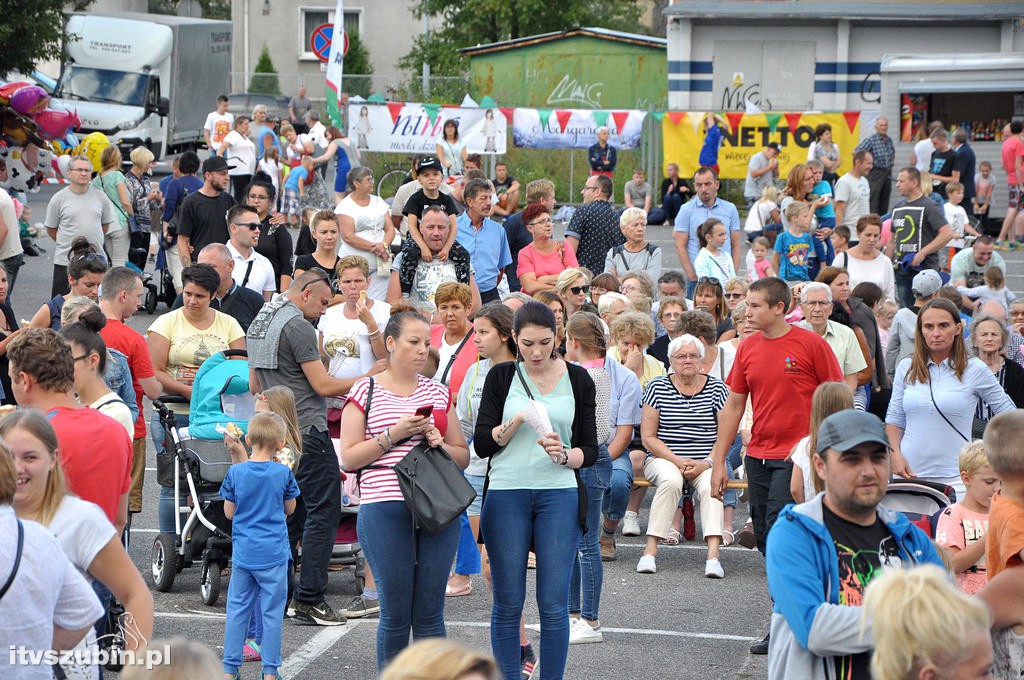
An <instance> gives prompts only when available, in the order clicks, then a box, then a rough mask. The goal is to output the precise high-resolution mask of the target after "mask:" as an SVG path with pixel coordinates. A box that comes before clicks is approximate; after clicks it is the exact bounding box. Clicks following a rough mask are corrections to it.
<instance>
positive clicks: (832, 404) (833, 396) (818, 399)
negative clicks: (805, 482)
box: [804, 382, 853, 500]
mask: <svg viewBox="0 0 1024 680" xmlns="http://www.w3.org/2000/svg"><path fill="white" fill-rule="evenodd" d="M851 408H853V392H851V391H850V388H849V386H848V385H847V384H846V383H845V382H825V383H821V384H820V385H818V387H817V388H815V390H814V395H813V396H812V397H811V432H810V435H809V436H808V440H807V452H808V454H810V456H811V457H812V458H813V457H814V454H815V453H817V451H818V430H819V429H820V428H821V423H822V421H824V420H825V418H828V417H829V416H830V415H832V414H833V413H839V412H840V411H845V410H847V409H851ZM811 482H812V483H813V485H814V492H815V493H820V492H821V490H822V489H824V488H825V484H824V482H823V481H822V479H821V477H819V476H818V471H817V470H816V469H815V468H814V465H811ZM804 500H809V499H807V498H805V499H804Z"/></svg>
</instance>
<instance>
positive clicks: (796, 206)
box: [785, 201, 811, 220]
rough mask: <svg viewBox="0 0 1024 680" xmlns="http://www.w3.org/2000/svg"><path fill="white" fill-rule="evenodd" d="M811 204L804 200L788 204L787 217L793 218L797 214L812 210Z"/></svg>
mask: <svg viewBox="0 0 1024 680" xmlns="http://www.w3.org/2000/svg"><path fill="white" fill-rule="evenodd" d="M810 208H811V206H809V205H807V204H806V203H804V202H803V201H793V202H792V203H790V204H789V205H787V206H786V210H785V213H786V219H788V220H791V219H793V218H794V217H796V216H797V215H803V214H804V213H805V212H807V211H808V210H810Z"/></svg>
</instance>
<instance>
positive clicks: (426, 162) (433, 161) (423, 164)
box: [416, 156, 444, 172]
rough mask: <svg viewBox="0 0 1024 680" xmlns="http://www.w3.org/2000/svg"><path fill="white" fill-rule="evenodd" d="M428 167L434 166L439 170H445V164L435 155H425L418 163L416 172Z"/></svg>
mask: <svg viewBox="0 0 1024 680" xmlns="http://www.w3.org/2000/svg"><path fill="white" fill-rule="evenodd" d="M427 168H434V169H435V170H437V171H438V172H444V166H443V165H441V161H439V160H437V157H435V156H425V157H423V158H421V159H420V162H419V163H417V164H416V172H423V171H424V170H426V169H427Z"/></svg>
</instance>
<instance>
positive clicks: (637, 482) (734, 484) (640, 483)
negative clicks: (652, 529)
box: [633, 477, 747, 489]
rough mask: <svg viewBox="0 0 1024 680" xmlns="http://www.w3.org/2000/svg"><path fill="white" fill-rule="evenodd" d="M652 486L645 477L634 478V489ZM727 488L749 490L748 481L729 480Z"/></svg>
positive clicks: (726, 484)
mask: <svg viewBox="0 0 1024 680" xmlns="http://www.w3.org/2000/svg"><path fill="white" fill-rule="evenodd" d="M651 486H654V485H653V484H651V483H650V482H649V481H647V479H646V478H645V477H634V478H633V488H634V489H638V488H641V487H651ZM725 488H726V489H746V488H747V480H746V479H730V480H728V481H727V482H726V483H725Z"/></svg>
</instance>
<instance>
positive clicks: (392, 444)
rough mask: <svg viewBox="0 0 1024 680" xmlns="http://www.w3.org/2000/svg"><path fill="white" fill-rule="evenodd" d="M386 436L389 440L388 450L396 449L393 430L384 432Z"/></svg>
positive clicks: (389, 429)
mask: <svg viewBox="0 0 1024 680" xmlns="http://www.w3.org/2000/svg"><path fill="white" fill-rule="evenodd" d="M384 436H385V437H386V438H387V440H388V448H389V449H393V448H395V443H394V442H393V441H391V428H390V427H389V428H387V429H386V430H384Z"/></svg>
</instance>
